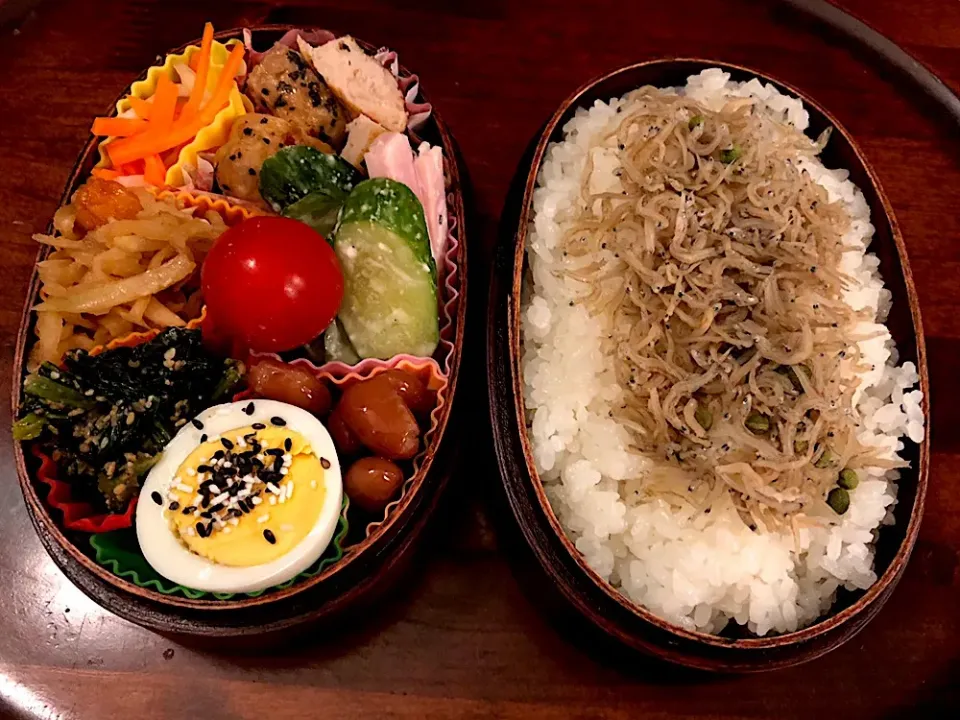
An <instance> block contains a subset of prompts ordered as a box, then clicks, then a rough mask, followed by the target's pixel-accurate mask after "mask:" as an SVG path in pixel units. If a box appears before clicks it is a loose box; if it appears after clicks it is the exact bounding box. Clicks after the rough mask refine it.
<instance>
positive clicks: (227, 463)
mask: <svg viewBox="0 0 960 720" xmlns="http://www.w3.org/2000/svg"><path fill="white" fill-rule="evenodd" d="M222 464H223V467H225V468H232V467H233V463H232V462H230V461H229V460H224V461H223V463H222Z"/></svg>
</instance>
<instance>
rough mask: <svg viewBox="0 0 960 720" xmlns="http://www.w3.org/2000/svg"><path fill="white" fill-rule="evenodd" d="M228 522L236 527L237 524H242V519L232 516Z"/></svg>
mask: <svg viewBox="0 0 960 720" xmlns="http://www.w3.org/2000/svg"><path fill="white" fill-rule="evenodd" d="M228 522H229V523H230V524H231V525H233V526H234V527H236V526H237V525H239V524H240V519H239V518H230V520H228Z"/></svg>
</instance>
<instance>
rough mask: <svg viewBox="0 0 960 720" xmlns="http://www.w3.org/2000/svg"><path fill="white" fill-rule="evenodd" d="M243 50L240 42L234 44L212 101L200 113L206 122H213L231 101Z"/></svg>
mask: <svg viewBox="0 0 960 720" xmlns="http://www.w3.org/2000/svg"><path fill="white" fill-rule="evenodd" d="M243 52H244V48H243V45H241V44H239V43H238V44H237V45H234V46H233V50H231V51H230V57H228V58H227V62H226V64H225V65H224V66H223V72H221V73H220V78H219V79H218V80H217V89H216V90H214V91H213V97H212V98H211V99H210V102H209V103H207V104H206V105H204V107H203V109H202V110H201V111H200V115H201V116H202V117H205V118H206V123H204V124H207V123H211V122H213V119H214V118H215V117H216V116H217V113H218V112H220V110H221V109H223V106H224V105H226V104H227V102H228V101H229V99H230V91H231V89H232V88H233V82H234V76H235V75H236V74H237V71H238V70H240V63H242V62H243Z"/></svg>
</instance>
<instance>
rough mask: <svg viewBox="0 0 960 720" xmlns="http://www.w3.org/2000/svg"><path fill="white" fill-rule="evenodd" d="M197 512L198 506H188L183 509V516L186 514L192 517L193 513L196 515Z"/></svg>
mask: <svg viewBox="0 0 960 720" xmlns="http://www.w3.org/2000/svg"><path fill="white" fill-rule="evenodd" d="M196 511H197V506H196V505H187V506H186V507H185V508H184V509H183V514H184V515H190V514H191V513H195V512H196Z"/></svg>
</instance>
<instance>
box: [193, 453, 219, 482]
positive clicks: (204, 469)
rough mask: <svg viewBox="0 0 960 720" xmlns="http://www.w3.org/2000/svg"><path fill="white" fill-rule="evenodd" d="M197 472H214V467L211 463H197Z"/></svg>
mask: <svg viewBox="0 0 960 720" xmlns="http://www.w3.org/2000/svg"><path fill="white" fill-rule="evenodd" d="M218 452H219V451H218ZM197 472H198V473H208V472H213V468H212V467H210V466H209V465H197ZM200 487H203V486H202V485H201V486H200Z"/></svg>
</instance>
